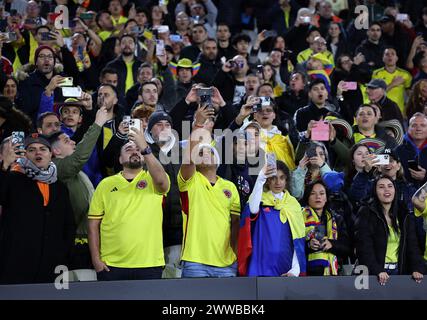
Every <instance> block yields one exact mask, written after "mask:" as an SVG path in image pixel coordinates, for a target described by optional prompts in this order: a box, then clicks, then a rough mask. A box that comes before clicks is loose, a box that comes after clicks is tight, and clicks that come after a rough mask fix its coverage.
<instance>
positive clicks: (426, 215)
mask: <svg viewBox="0 0 427 320" xmlns="http://www.w3.org/2000/svg"><path fill="white" fill-rule="evenodd" d="M414 213H415V216H416V217H421V216H422V217H423V219H424V225H425V224H426V223H427V221H426V220H427V200H426V208H425V209H424V211H423V212H421V211H419V210H418V209H417V208H415V207H414ZM425 241H426V248H425V251H424V261H427V236H426V240H425Z"/></svg>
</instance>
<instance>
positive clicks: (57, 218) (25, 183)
mask: <svg viewBox="0 0 427 320" xmlns="http://www.w3.org/2000/svg"><path fill="white" fill-rule="evenodd" d="M0 188H1V192H0V204H1V205H2V207H3V212H2V215H1V219H0V283H41V282H53V281H54V279H55V277H56V276H57V275H55V267H56V266H58V265H68V261H69V255H70V252H71V248H72V247H73V245H74V236H75V231H76V229H75V223H74V215H73V211H72V207H71V203H70V199H69V196H68V190H67V188H66V187H65V185H63V184H62V183H61V182H55V183H53V184H50V185H49V193H50V194H49V204H48V205H47V206H46V207H44V205H43V196H42V194H41V192H40V190H39V188H38V186H37V183H36V181H34V180H31V179H30V178H28V177H27V176H25V175H24V174H21V173H17V172H10V173H4V172H2V173H1V174H0ZM23 199H25V201H22V200H23Z"/></svg>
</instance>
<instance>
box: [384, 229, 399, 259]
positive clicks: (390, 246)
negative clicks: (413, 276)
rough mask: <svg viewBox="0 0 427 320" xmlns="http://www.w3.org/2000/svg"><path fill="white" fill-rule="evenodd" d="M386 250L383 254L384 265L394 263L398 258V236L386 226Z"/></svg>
mask: <svg viewBox="0 0 427 320" xmlns="http://www.w3.org/2000/svg"><path fill="white" fill-rule="evenodd" d="M388 231H389V234H388V239H387V250H386V254H385V262H386V263H396V262H397V261H398V258H399V238H400V237H399V234H398V233H397V232H396V231H394V229H393V227H391V226H388Z"/></svg>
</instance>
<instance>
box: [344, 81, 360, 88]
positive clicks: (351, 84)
mask: <svg viewBox="0 0 427 320" xmlns="http://www.w3.org/2000/svg"><path fill="white" fill-rule="evenodd" d="M344 88H346V89H347V90H357V82H355V81H346V82H344Z"/></svg>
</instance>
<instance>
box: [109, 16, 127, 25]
mask: <svg viewBox="0 0 427 320" xmlns="http://www.w3.org/2000/svg"><path fill="white" fill-rule="evenodd" d="M111 20H113V26H117V25H119V24H125V23H126V22H127V21H128V18H126V17H123V16H120V18H119V19H118V20H116V19H114V18H113V17H111Z"/></svg>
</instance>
